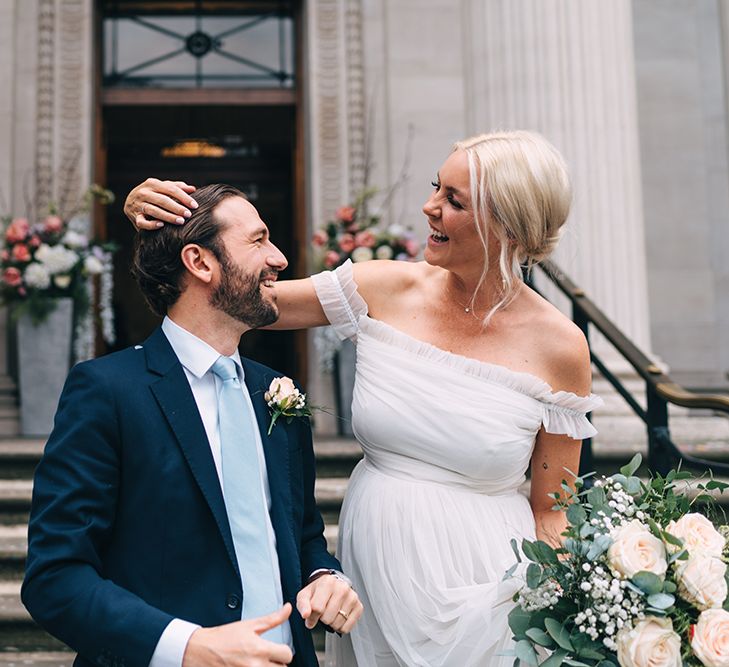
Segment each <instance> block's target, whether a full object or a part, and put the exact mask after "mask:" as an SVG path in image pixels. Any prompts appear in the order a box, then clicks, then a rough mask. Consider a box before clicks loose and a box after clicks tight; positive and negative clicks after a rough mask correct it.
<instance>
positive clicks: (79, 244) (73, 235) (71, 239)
mask: <svg viewBox="0 0 729 667" xmlns="http://www.w3.org/2000/svg"><path fill="white" fill-rule="evenodd" d="M62 241H63V243H64V244H65V245H67V246H68V247H69V248H85V247H86V246H87V245H88V244H89V240H88V238H86V235H85V234H81V233H80V232H75V231H73V230H70V231H68V232H66V234H65V236H64V237H63V239H62Z"/></svg>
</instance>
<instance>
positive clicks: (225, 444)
mask: <svg viewBox="0 0 729 667" xmlns="http://www.w3.org/2000/svg"><path fill="white" fill-rule="evenodd" d="M235 366H236V364H235V361H233V359H231V358H230V357H223V356H221V357H218V360H217V361H216V362H215V363H214V364H213V367H212V371H213V373H215V375H217V376H218V377H219V378H220V380H221V382H220V389H219V391H218V423H219V428H220V452H221V460H222V469H223V496H224V498H225V508H226V510H227V512H228V521H229V522H230V531H231V533H232V536H233V545H234V547H235V555H236V558H237V559H238V569H239V570H240V576H241V581H242V583H243V618H244V619H248V618H255V617H257V616H265V615H266V614H270V613H271V612H273V611H276V609H278V606H279V594H278V592H277V583H276V582H277V577H276V576H275V574H274V571H273V558H272V554H271V543H270V540H269V535H268V524H267V521H268V516H267V515H268V508H267V506H266V501H265V498H264V495H263V485H262V477H261V467H260V465H259V461H258V451H257V448H256V437H255V431H254V429H255V428H256V425H255V424H253V423H252V419H251V413H250V409H249V407H248V404H247V403H246V401H245V398H244V397H243V390H242V388H241V385H240V381H239V380H238V374H237V373H236V367H235ZM265 637H266V639H269V640H270V641H274V642H278V643H284V635H283V630H282V628H281V626H278V627H276V628H273V629H272V630H270V631H269V632H267V633H265Z"/></svg>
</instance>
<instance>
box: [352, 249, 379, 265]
mask: <svg viewBox="0 0 729 667" xmlns="http://www.w3.org/2000/svg"><path fill="white" fill-rule="evenodd" d="M373 257H374V254H373V252H372V248H366V247H365V246H360V247H359V248H355V249H354V250H353V251H352V261H353V262H367V261H369V260H370V259H372V258H373Z"/></svg>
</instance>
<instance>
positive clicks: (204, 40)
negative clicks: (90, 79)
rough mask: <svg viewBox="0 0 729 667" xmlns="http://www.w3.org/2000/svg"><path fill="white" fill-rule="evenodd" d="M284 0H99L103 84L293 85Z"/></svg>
mask: <svg viewBox="0 0 729 667" xmlns="http://www.w3.org/2000/svg"><path fill="white" fill-rule="evenodd" d="M291 5H292V3H291V2H282V1H281V2H233V1H231V2H206V1H203V0H198V1H197V2H168V3H165V2H159V1H158V2H123V1H121V0H119V1H116V2H114V1H112V0H107V1H106V2H104V18H103V38H104V44H103V53H104V68H103V72H104V86H105V87H133V88H211V87H215V88H292V87H293V86H294V19H293V8H292V6H291Z"/></svg>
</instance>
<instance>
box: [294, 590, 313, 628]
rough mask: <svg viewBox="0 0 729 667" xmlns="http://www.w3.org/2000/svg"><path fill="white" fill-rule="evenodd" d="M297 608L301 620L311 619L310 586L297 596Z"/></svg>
mask: <svg viewBox="0 0 729 667" xmlns="http://www.w3.org/2000/svg"><path fill="white" fill-rule="evenodd" d="M296 608H297V609H298V610H299V614H300V615H301V618H303V619H304V620H306V619H307V618H309V615H310V614H311V595H310V590H309V587H308V586H307V587H306V588H304V589H303V590H301V591H299V594H298V595H297V596H296Z"/></svg>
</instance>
